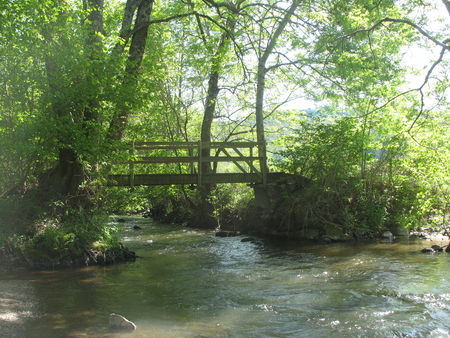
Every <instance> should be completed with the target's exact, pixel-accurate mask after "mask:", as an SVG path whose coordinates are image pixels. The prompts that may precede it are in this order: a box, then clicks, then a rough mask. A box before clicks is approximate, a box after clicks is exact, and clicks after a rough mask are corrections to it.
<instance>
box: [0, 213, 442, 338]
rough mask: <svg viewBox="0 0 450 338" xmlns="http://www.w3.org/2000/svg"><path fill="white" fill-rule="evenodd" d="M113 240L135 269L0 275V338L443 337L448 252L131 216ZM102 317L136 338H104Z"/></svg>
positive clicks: (405, 244)
mask: <svg viewBox="0 0 450 338" xmlns="http://www.w3.org/2000/svg"><path fill="white" fill-rule="evenodd" d="M134 225H139V226H141V227H142V228H143V229H142V230H133V226H134ZM121 236H122V237H123V239H124V241H125V242H126V244H127V245H128V246H129V247H130V248H131V249H133V250H135V251H136V252H137V254H138V255H139V256H140V258H138V259H137V260H136V262H130V263H123V264H117V265H113V266H106V267H87V268H80V269H68V270H60V271H41V272H28V271H23V270H17V271H8V272H5V271H1V270H0V273H1V275H0V337H39V338H41V337H122V336H123V337H130V338H131V337H330V336H333V337H449V336H450V254H447V253H441V254H434V255H427V254H422V253H420V252H419V249H421V248H423V247H425V246H426V244H427V243H424V242H421V243H409V242H407V241H406V242H396V243H370V244H367V243H366V244H361V243H360V244H327V245H325V244H320V245H305V244H303V245H300V244H298V243H292V242H286V241H279V242H274V241H264V240H257V241H256V242H241V240H242V238H243V236H241V237H233V238H216V237H214V236H213V233H212V232H209V231H200V230H192V229H186V228H183V227H179V226H172V225H160V224H156V223H154V222H153V221H152V220H148V219H142V218H133V217H128V218H126V223H124V224H123V229H122V230H121ZM429 245H430V243H429V242H428V246H429ZM112 312H114V313H118V314H121V315H123V316H125V317H127V318H128V319H130V320H132V321H133V322H134V323H136V325H137V330H136V331H135V332H133V333H131V334H116V333H111V332H109V331H108V327H107V324H108V315H109V314H110V313H112Z"/></svg>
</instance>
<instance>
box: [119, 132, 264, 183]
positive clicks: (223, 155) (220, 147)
mask: <svg viewBox="0 0 450 338" xmlns="http://www.w3.org/2000/svg"><path fill="white" fill-rule="evenodd" d="M204 150H210V151H211V150H214V151H215V152H214V153H215V154H214V156H204V154H205V153H210V151H208V152H205V151H204ZM161 151H172V153H173V152H175V155H164V156H161V155H160V154H158V155H156V156H154V155H153V154H152V153H154V152H161ZM181 151H184V152H185V154H186V156H180V155H179V153H180V152H181ZM257 154H258V143H257V142H201V141H199V142H135V143H133V144H131V146H130V158H131V160H130V161H128V162H127V164H128V166H129V177H130V186H134V175H135V171H136V165H149V164H171V163H172V164H173V163H178V164H182V163H187V164H189V167H190V171H191V174H195V175H197V183H198V184H199V185H200V184H202V183H203V176H204V175H205V174H210V173H204V172H203V169H202V168H203V167H204V166H203V165H202V164H204V163H213V164H216V165H215V167H216V169H217V164H218V163H224V162H225V163H233V164H234V166H235V167H236V169H238V170H239V171H240V172H241V173H243V174H248V173H251V174H257V175H258V176H260V178H261V181H263V182H264V181H265V177H263V176H264V175H265V171H262V172H261V168H260V161H261V158H260V157H258V156H257ZM255 162H257V163H258V164H256V165H255Z"/></svg>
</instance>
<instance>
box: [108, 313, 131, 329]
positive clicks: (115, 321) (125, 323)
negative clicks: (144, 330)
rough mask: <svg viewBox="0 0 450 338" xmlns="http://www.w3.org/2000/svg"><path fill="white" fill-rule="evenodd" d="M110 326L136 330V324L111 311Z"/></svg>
mask: <svg viewBox="0 0 450 338" xmlns="http://www.w3.org/2000/svg"><path fill="white" fill-rule="evenodd" d="M109 328H110V329H112V330H120V331H134V330H136V325H135V324H134V323H133V322H131V321H129V320H128V319H126V318H125V317H124V316H121V315H118V314H115V313H111V314H110V315H109Z"/></svg>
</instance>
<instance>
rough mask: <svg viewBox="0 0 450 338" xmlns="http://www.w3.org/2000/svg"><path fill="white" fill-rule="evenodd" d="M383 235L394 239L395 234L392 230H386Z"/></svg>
mask: <svg viewBox="0 0 450 338" xmlns="http://www.w3.org/2000/svg"><path fill="white" fill-rule="evenodd" d="M381 237H382V238H384V239H389V240H392V239H394V235H393V234H392V232H390V231H385V232H383V233H382V234H381Z"/></svg>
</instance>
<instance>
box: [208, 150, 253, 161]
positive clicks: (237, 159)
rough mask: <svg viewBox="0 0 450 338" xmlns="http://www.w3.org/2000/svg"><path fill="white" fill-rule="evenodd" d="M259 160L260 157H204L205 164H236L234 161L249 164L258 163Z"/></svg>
mask: <svg viewBox="0 0 450 338" xmlns="http://www.w3.org/2000/svg"><path fill="white" fill-rule="evenodd" d="M222 151H223V152H224V153H225V151H224V150H223V149H222ZM257 160H259V157H257V156H254V157H250V156H244V157H241V156H210V157H203V159H202V161H203V162H234V161H240V162H247V161H257Z"/></svg>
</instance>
